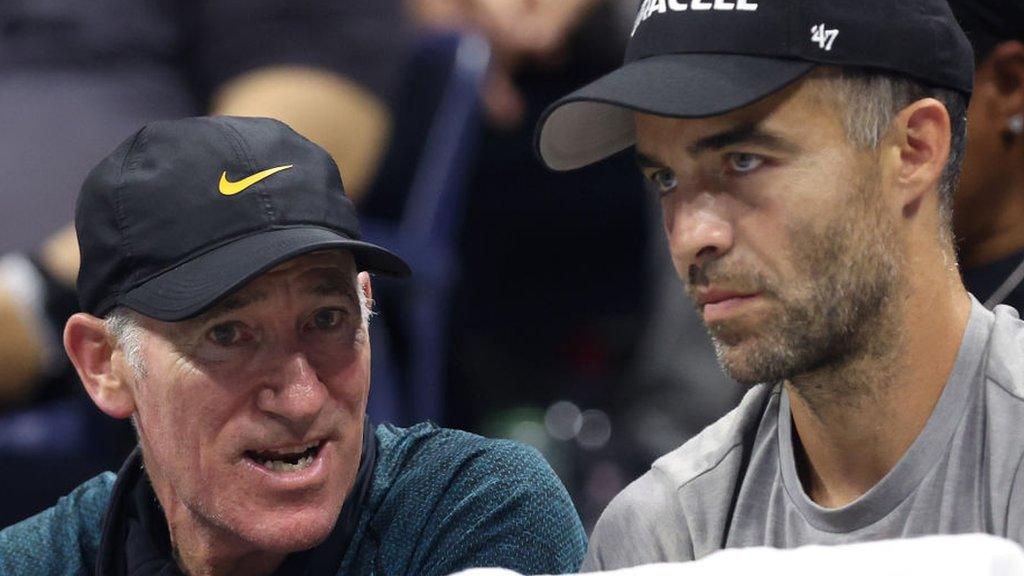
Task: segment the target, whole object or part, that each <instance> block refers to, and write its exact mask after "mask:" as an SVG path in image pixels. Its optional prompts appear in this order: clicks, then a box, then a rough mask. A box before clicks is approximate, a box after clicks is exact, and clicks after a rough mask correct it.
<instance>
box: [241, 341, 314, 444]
mask: <svg viewBox="0 0 1024 576" xmlns="http://www.w3.org/2000/svg"><path fill="white" fill-rule="evenodd" d="M269 370H270V374H268V375H267V376H268V377H269V378H268V381H267V382H266V383H265V385H264V387H263V389H262V390H260V391H259V394H258V396H257V406H258V407H259V409H260V410H262V411H263V412H266V413H268V414H272V415H274V416H277V417H278V418H279V419H281V420H283V421H285V422H286V423H288V424H289V425H291V426H295V427H303V426H308V425H309V424H311V423H312V422H313V421H314V420H316V417H317V416H318V415H319V414H320V412H321V410H323V407H324V404H325V402H326V400H327V389H326V388H325V387H324V384H323V382H321V381H320V378H319V376H318V374H317V372H316V369H315V368H314V367H313V365H312V364H311V363H310V362H309V358H308V357H307V356H306V354H305V353H304V352H301V351H294V352H290V353H288V354H286V355H282V356H281V357H279V358H278V359H277V362H276V366H273V367H271V368H270V369H269Z"/></svg>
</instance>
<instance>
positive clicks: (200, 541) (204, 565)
mask: <svg viewBox="0 0 1024 576" xmlns="http://www.w3.org/2000/svg"><path fill="white" fill-rule="evenodd" d="M204 532H208V531H206V530H202V529H200V530H184V529H179V530H175V529H174V527H173V526H171V544H172V547H173V548H174V559H175V561H176V562H177V563H178V566H179V567H180V568H181V570H182V572H184V573H185V574H188V575H189V576H220V575H229V574H252V575H254V576H263V575H267V574H272V573H273V572H274V570H276V569H277V568H278V567H279V566H280V565H281V564H282V563H283V562H284V556H283V555H275V554H271V555H268V554H265V553H259V554H258V553H253V554H249V555H243V556H233V557H225V556H224V555H223V554H222V553H221V549H220V548H219V547H218V546H217V544H216V543H215V542H214V540H215V538H210V537H209V534H203V533H204ZM176 535H177V537H176Z"/></svg>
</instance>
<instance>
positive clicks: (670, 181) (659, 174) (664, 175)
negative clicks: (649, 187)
mask: <svg viewBox="0 0 1024 576" xmlns="http://www.w3.org/2000/svg"><path fill="white" fill-rule="evenodd" d="M649 179H650V181H651V183H652V184H654V187H655V188H656V190H657V192H658V193H660V194H668V193H669V192H671V191H673V190H675V189H676V186H678V185H679V179H678V178H676V173H675V172H673V171H671V170H667V169H662V170H657V171H655V172H653V173H652V174H651V175H650V176H649Z"/></svg>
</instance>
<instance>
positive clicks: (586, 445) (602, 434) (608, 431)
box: [576, 410, 612, 450]
mask: <svg viewBox="0 0 1024 576" xmlns="http://www.w3.org/2000/svg"><path fill="white" fill-rule="evenodd" d="M582 420H583V422H582V426H580V431H579V434H577V435H576V441H577V442H579V444H580V447H582V448H583V449H585V450H599V449H601V448H604V446H605V444H607V443H608V440H610V439H611V437H612V422H611V420H610V419H609V418H608V415H607V414H605V413H604V412H602V411H600V410H587V411H585V412H583V414H582Z"/></svg>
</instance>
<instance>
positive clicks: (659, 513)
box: [581, 468, 693, 572]
mask: <svg viewBox="0 0 1024 576" xmlns="http://www.w3.org/2000/svg"><path fill="white" fill-rule="evenodd" d="M683 559H686V560H692V559H693V542H692V538H691V537H690V529H689V526H688V525H687V522H686V518H685V516H684V514H683V511H682V508H681V507H680V505H679V501H678V499H677V498H676V490H675V488H674V486H673V485H672V483H671V482H670V480H669V478H668V477H667V476H665V474H664V473H663V472H661V471H660V470H658V469H656V468H655V469H652V470H651V471H649V472H648V473H647V474H644V475H643V476H641V477H640V478H639V479H638V480H636V481H635V482H633V483H632V484H630V485H629V486H627V487H626V489H625V490H623V491H622V492H621V493H620V494H619V495H618V496H616V497H615V499H614V500H612V502H611V504H609V505H608V508H607V509H605V511H604V513H603V514H601V518H600V519H599V520H598V521H597V525H596V526H595V527H594V532H593V534H592V535H591V537H590V548H589V550H588V551H587V556H586V558H585V559H584V561H583V568H582V570H581V571H582V572H597V571H604V570H617V569H620V568H629V567H632V566H639V565H642V564H651V563H654V562H665V561H669V560H671V561H674V562H679V561H682V560H683Z"/></svg>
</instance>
